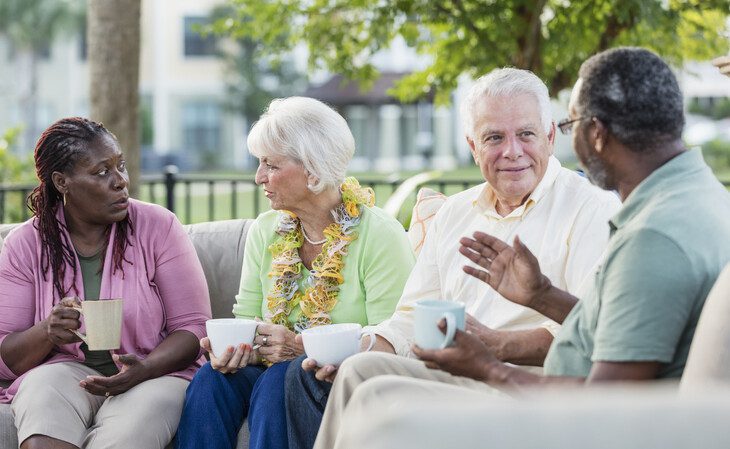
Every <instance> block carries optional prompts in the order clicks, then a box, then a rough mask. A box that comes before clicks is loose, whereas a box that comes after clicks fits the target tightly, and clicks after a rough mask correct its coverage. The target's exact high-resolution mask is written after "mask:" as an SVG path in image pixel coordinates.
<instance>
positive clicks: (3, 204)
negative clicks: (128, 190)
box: [0, 166, 730, 223]
mask: <svg viewBox="0 0 730 449" xmlns="http://www.w3.org/2000/svg"><path fill="white" fill-rule="evenodd" d="M407 179H409V178H407V177H400V176H390V177H387V178H384V179H383V178H360V177H358V180H359V181H360V184H361V185H363V186H368V187H371V188H372V189H373V190H375V197H376V199H377V200H378V201H377V204H378V205H381V206H382V205H383V204H385V202H386V200H387V199H388V198H389V197H390V196H391V195H392V194H393V193H394V192H395V191H396V189H398V187H399V186H400V185H401V184H403V183H404V182H405V181H406V180H407ZM481 182H483V180H482V179H477V178H475V179H443V178H437V179H432V180H428V181H426V182H423V183H417V185H416V186H415V188H414V189H413V191H412V193H411V194H410V196H411V200H410V202H409V201H404V202H403V204H404V207H407V206H409V205H410V204H411V203H415V196H416V193H417V191H418V188H420V187H424V186H427V187H430V188H432V189H434V190H437V191H439V192H442V193H445V194H447V195H450V194H453V193H456V192H459V191H462V190H465V189H468V188H469V187H472V186H475V185H477V184H480V183H481ZM722 184H723V185H724V186H725V187H726V188H730V181H729V180H725V181H722ZM34 188H35V185H33V184H0V223H12V222H18V221H25V220H27V219H28V218H29V217H30V211H29V210H28V208H27V207H26V205H25V203H26V198H27V197H28V195H29V194H30V192H31V191H32V190H33V189H34ZM140 198H141V199H142V200H144V201H149V202H152V203H156V204H160V205H163V206H165V207H166V208H168V209H169V210H171V211H172V212H174V213H175V214H176V215H177V216H178V218H179V219H180V221H181V222H183V223H197V222H201V221H213V220H224V219H229V218H254V217H256V216H257V215H259V214H260V213H261V212H263V211H264V210H268V202H267V201H266V198H265V197H264V195H263V191H262V189H261V188H260V187H259V186H257V185H256V183H255V182H254V176H253V175H240V176H215V175H190V174H182V175H181V174H179V173H178V170H177V167H175V166H168V167H166V168H165V170H164V172H163V173H160V174H151V175H143V176H142V179H141V188H140ZM406 219H408V217H406Z"/></svg>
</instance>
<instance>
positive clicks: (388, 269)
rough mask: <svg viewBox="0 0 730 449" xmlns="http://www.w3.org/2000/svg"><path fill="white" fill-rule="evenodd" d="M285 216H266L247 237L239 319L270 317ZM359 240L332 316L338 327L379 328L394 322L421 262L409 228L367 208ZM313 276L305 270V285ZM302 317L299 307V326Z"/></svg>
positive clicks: (291, 319)
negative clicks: (276, 247)
mask: <svg viewBox="0 0 730 449" xmlns="http://www.w3.org/2000/svg"><path fill="white" fill-rule="evenodd" d="M278 223H279V212H278V211H269V212H265V213H263V214H261V215H259V217H258V218H257V219H256V221H255V222H254V223H253V225H252V226H251V229H250V230H249V232H248V236H247V237H246V248H245V250H244V255H243V269H242V273H241V287H240V289H239V292H238V295H236V304H234V305H233V314H234V315H235V316H236V317H238V318H253V317H265V316H266V315H267V312H268V310H267V305H266V299H265V298H266V296H267V294H268V292H269V290H270V289H271V287H272V285H273V279H272V278H271V277H269V270H270V267H271V259H272V257H271V251H269V245H271V243H272V242H273V241H274V239H275V238H276V236H277V234H276V227H277V225H278ZM356 229H357V232H358V238H357V240H355V241H354V242H352V243H350V245H349V246H348V253H347V256H346V257H345V266H344V268H343V271H342V275H343V277H344V279H345V281H344V282H343V283H342V284H340V293H339V296H338V300H337V305H336V306H335V308H334V309H333V310H332V312H331V313H330V317H331V318H332V322H333V323H360V324H361V325H363V326H365V325H373V324H378V323H380V322H381V321H383V320H385V319H387V318H389V317H390V316H391V315H392V314H393V311H394V310H395V306H396V304H397V303H398V300H399V299H400V296H401V293H402V292H403V286H404V285H405V283H406V280H407V279H408V275H409V274H410V272H411V268H413V264H414V262H415V257H414V255H413V251H412V250H411V247H410V244H409V242H408V238H407V236H406V233H405V231H404V230H403V226H401V224H400V223H399V222H398V221H397V220H395V219H394V218H392V217H391V216H389V215H388V214H386V213H385V212H384V211H383V210H382V209H380V208H378V207H367V206H363V207H362V219H361V221H360V224H359V225H358V226H357V228H356ZM308 276H309V271H308V270H307V269H306V268H304V269H303V273H302V277H301V279H300V281H299V290H300V291H303V288H302V283H303V282H304V281H305V280H306V279H307V277H308ZM300 314H301V310H300V308H299V306H298V305H297V306H296V307H295V308H294V310H293V311H292V313H291V314H290V315H289V322H290V323H292V324H293V323H295V322H296V321H297V319H298V318H299V315H300Z"/></svg>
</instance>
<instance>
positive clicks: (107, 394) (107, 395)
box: [104, 391, 112, 397]
mask: <svg viewBox="0 0 730 449" xmlns="http://www.w3.org/2000/svg"><path fill="white" fill-rule="evenodd" d="M111 395H112V394H111V393H110V392H108V391H107V392H106V393H104V396H106V397H109V396H111Z"/></svg>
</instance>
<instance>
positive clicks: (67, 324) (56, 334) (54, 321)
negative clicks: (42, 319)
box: [46, 297, 81, 346]
mask: <svg viewBox="0 0 730 449" xmlns="http://www.w3.org/2000/svg"><path fill="white" fill-rule="evenodd" d="M79 304H81V301H79V299H78V298H76V297H66V298H63V299H62V300H61V302H59V303H58V304H56V305H55V306H53V309H51V314H50V315H49V316H48V318H46V333H47V335H48V340H50V341H51V343H53V344H54V345H56V346H62V345H67V344H70V343H77V342H79V341H81V339H80V338H79V337H78V336H77V335H76V334H74V333H73V332H71V331H72V330H77V329H79V328H80V327H81V321H80V320H79V318H80V314H79V312H78V311H77V310H75V309H74V307H78V306H79Z"/></svg>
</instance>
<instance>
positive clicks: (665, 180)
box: [609, 149, 707, 231]
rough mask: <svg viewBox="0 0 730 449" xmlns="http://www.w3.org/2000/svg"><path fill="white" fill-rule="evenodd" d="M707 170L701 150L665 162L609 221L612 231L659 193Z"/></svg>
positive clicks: (634, 191)
mask: <svg viewBox="0 0 730 449" xmlns="http://www.w3.org/2000/svg"><path fill="white" fill-rule="evenodd" d="M705 169H707V164H705V161H704V159H702V153H701V151H700V150H699V149H695V150H687V151H684V152H682V153H680V154H679V155H677V156H675V157H674V158H672V159H670V160H669V161H668V162H665V163H664V165H662V166H661V167H659V168H657V169H656V170H654V171H653V172H652V173H651V174H650V175H649V176H647V177H646V178H645V179H644V180H643V181H641V182H640V183H639V185H637V186H636V187H635V188H634V190H633V191H632V192H631V193H630V194H629V196H628V197H627V198H626V200H625V201H624V204H623V207H621V209H620V210H619V211H618V212H617V213H616V215H614V216H613V218H611V220H609V225H610V227H611V231H615V230H617V229H619V228H621V227H622V226H624V225H625V224H626V223H628V222H630V221H631V219H632V218H634V217H635V216H636V215H637V214H638V213H639V211H640V210H641V209H642V208H643V207H644V206H645V205H646V203H647V202H649V201H650V200H651V199H652V197H654V196H655V195H656V194H657V193H659V192H665V191H670V190H674V189H676V188H677V186H678V185H680V184H681V183H682V182H685V181H684V179H683V178H687V177H692V176H696V174H697V172H699V171H702V170H705Z"/></svg>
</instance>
